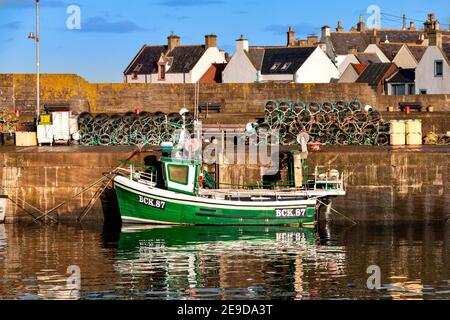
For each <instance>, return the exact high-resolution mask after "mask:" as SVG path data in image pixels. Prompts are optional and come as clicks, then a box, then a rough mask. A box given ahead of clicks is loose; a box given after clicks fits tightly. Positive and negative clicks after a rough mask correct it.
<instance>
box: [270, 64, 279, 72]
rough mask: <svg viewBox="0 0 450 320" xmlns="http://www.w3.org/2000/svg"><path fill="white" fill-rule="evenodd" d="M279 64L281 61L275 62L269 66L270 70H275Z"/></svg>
mask: <svg viewBox="0 0 450 320" xmlns="http://www.w3.org/2000/svg"><path fill="white" fill-rule="evenodd" d="M280 65H281V62H275V63H274V64H273V65H272V67H271V68H270V71H275V70H277V69H278V68H279V67H280Z"/></svg>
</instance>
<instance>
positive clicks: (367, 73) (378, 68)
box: [355, 63, 395, 86]
mask: <svg viewBox="0 0 450 320" xmlns="http://www.w3.org/2000/svg"><path fill="white" fill-rule="evenodd" d="M393 65H394V66H395V64H394V63H372V64H369V65H368V66H367V67H366V68H365V69H364V71H363V72H362V73H361V75H360V76H359V77H358V79H357V80H356V81H355V82H357V83H368V84H369V85H371V86H376V85H378V83H379V82H380V81H381V80H382V79H383V78H385V77H386V75H387V72H388V71H389V69H390V68H391V67H392V66H393Z"/></svg>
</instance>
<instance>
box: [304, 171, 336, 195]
mask: <svg viewBox="0 0 450 320" xmlns="http://www.w3.org/2000/svg"><path fill="white" fill-rule="evenodd" d="M307 187H308V189H313V190H318V189H321V190H323V189H325V190H342V191H343V190H344V172H341V171H338V170H336V169H330V168H329V167H326V166H316V168H315V170H314V175H313V179H312V181H311V180H310V181H308V184H307Z"/></svg>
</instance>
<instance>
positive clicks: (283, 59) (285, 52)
mask: <svg viewBox="0 0 450 320" xmlns="http://www.w3.org/2000/svg"><path fill="white" fill-rule="evenodd" d="M314 50H316V48H315V47H289V48H287V47H285V48H267V49H265V52H264V59H263V62H262V68H261V73H262V74H294V73H295V72H297V70H298V69H300V67H301V66H302V65H303V63H304V62H305V61H306V60H307V59H308V58H309V56H310V55H311V54H312V53H313V51H314Z"/></svg>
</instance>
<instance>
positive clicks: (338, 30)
mask: <svg viewBox="0 0 450 320" xmlns="http://www.w3.org/2000/svg"><path fill="white" fill-rule="evenodd" d="M336 31H337V32H344V28H343V27H342V21H341V20H339V21H338V25H337V28H336Z"/></svg>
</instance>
